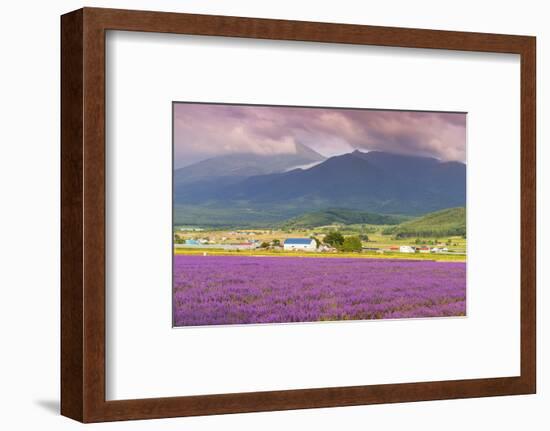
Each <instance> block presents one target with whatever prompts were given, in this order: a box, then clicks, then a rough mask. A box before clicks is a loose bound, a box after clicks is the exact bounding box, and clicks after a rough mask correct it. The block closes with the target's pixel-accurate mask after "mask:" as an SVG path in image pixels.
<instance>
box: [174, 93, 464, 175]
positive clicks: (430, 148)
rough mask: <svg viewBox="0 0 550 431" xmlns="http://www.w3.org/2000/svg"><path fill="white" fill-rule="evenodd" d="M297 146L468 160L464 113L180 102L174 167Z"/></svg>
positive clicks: (323, 150)
mask: <svg viewBox="0 0 550 431" xmlns="http://www.w3.org/2000/svg"><path fill="white" fill-rule="evenodd" d="M295 143H301V144H304V145H307V146H308V147H310V148H312V149H314V150H315V151H317V152H319V153H321V154H322V155H323V156H326V157H330V156H334V155H338V154H343V153H347V152H350V151H353V150H355V149H358V150H361V151H369V150H380V151H388V152H393V153H401V154H410V155H419V156H432V157H436V158H438V159H441V160H456V161H461V162H465V160H466V114H461V113H439V112H438V113H434V112H410V111H383V110H364V109H330V108H289V107H272V106H238V105H214V104H194V103H178V104H175V105H174V158H175V160H174V164H175V167H176V168H178V167H182V166H186V165H189V164H192V163H195V162H198V161H200V160H203V159H206V158H209V157H214V156H217V155H222V154H228V153H257V154H266V155H269V154H278V153H292V152H294V151H295Z"/></svg>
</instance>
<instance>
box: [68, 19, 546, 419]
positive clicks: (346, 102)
mask: <svg viewBox="0 0 550 431" xmlns="http://www.w3.org/2000/svg"><path fill="white" fill-rule="evenodd" d="M61 46H62V61H61V73H62V85H61V93H62V94H61V101H62V104H61V105H62V106H61V117H62V136H61V141H62V142H61V144H62V154H61V168H62V171H61V197H62V208H61V217H62V219H61V225H62V237H61V250H62V252H61V254H62V256H61V257H62V267H61V314H62V315H61V323H62V324H61V360H62V363H61V412H62V414H63V415H65V416H68V417H70V418H73V419H76V420H79V421H82V422H101V421H114V420H130V419H148V418H165V417H176V416H191V415H206V414H223V413H236V412H254V411H269V410H286V409H302V408H315V407H331V406H351V405H362V404H377V403H393V402H409V401H420V400H440V399H452V398H466V397H485V396H497V395H519V394H532V393H535V390H536V345H535V339H536V315H535V308H536V307H535V297H536V287H535V256H536V243H535V225H536V223H535V222H536V218H535V217H536V206H535V205H536V198H535V184H536V181H535V180H536V176H535V175H536V174H535V166H536V163H535V162H536V159H535V118H536V116H535V106H536V103H535V94H536V91H535V38H534V37H530V36H510V35H496V34H483V33H464V32H451V31H435V30H418V29H406V28H388V27H373V26H363V25H349V24H329V23H313V22H299V21H281V20H269V19H256V18H238V17H224V16H208V15H191V14H178V13H163V12H144V11H127V10H114V9H97V8H84V9H80V10H77V11H74V12H71V13H68V14H66V15H63V16H62V18H61Z"/></svg>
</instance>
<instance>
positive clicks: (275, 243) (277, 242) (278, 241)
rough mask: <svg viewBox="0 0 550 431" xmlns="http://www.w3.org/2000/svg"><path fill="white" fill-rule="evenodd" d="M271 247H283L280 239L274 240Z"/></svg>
mask: <svg viewBox="0 0 550 431" xmlns="http://www.w3.org/2000/svg"><path fill="white" fill-rule="evenodd" d="M271 245H273V247H279V246H280V245H281V241H280V240H278V239H274V240H273V241H271Z"/></svg>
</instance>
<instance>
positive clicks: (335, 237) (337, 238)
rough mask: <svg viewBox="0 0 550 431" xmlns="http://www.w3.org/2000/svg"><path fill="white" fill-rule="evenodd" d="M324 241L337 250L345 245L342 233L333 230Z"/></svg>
mask: <svg viewBox="0 0 550 431" xmlns="http://www.w3.org/2000/svg"><path fill="white" fill-rule="evenodd" d="M323 241H324V242H325V244H328V245H330V246H331V247H336V248H337V247H340V246H341V245H342V244H344V236H343V235H342V234H341V233H340V232H338V231H335V230H333V231H330V232H329V233H327V234H326V235H325V238H324V240H323Z"/></svg>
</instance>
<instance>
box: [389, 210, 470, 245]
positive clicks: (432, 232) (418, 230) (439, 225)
mask: <svg viewBox="0 0 550 431" xmlns="http://www.w3.org/2000/svg"><path fill="white" fill-rule="evenodd" d="M385 233H391V234H393V235H396V236H398V237H401V238H406V237H434V236H435V237H437V236H452V235H465V234H466V208H464V207H459V208H449V209H446V210H442V211H437V212H433V213H430V214H426V215H424V216H422V217H419V218H417V219H414V220H410V221H406V222H404V223H401V224H400V225H398V226H395V227H393V228H389V229H386V230H385Z"/></svg>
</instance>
